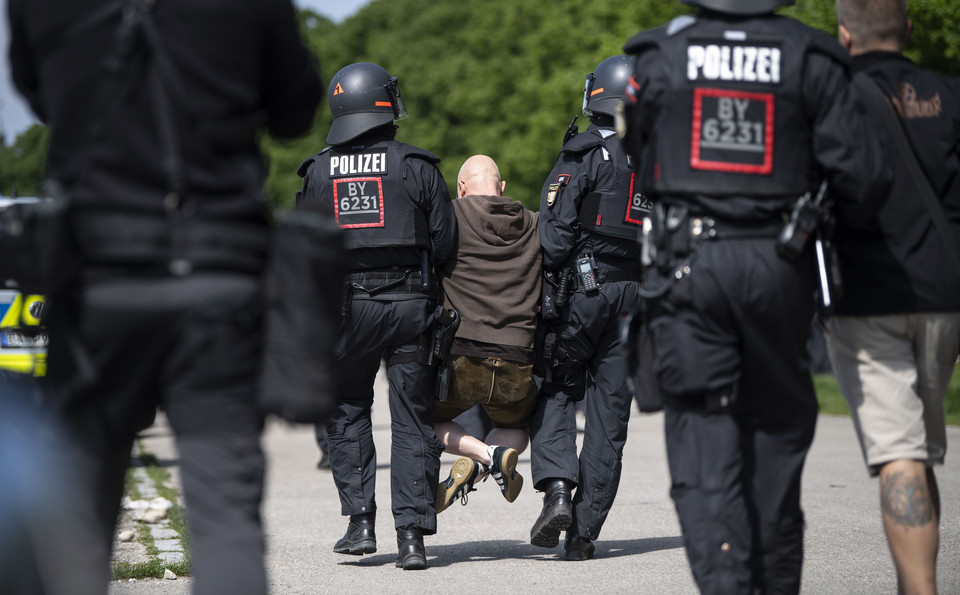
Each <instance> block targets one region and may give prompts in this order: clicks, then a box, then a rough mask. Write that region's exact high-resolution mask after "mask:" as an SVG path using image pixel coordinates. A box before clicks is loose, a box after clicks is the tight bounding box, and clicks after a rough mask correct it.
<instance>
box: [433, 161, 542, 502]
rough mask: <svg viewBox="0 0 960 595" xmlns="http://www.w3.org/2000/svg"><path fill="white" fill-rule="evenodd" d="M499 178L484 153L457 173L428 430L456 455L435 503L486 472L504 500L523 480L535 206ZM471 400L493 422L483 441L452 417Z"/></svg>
mask: <svg viewBox="0 0 960 595" xmlns="http://www.w3.org/2000/svg"><path fill="white" fill-rule="evenodd" d="M505 186H506V182H503V181H502V180H501V179H500V171H499V169H498V168H497V164H496V163H495V162H494V161H493V159H491V158H490V157H487V156H485V155H474V156H473V157H471V158H469V159H467V161H466V162H465V163H464V164H463V167H461V168H460V173H459V175H458V176H457V198H458V199H459V200H456V201H454V203H453V206H454V210H455V211H456V214H457V222H458V225H459V236H460V237H459V241H458V246H457V255H456V257H454V258H453V259H451V260H449V261H448V262H447V263H446V264H445V265H444V266H443V267H442V268H441V271H440V275H441V282H442V284H443V293H444V299H443V305H444V307H445V308H448V309H453V310H456V311H457V312H458V313H459V314H460V318H461V322H460V327H459V329H458V330H457V333H456V338H455V339H454V342H453V345H452V347H451V349H450V354H449V355H448V356H447V358H446V365H447V367H448V369H449V370H450V387H449V396H448V399H447V400H446V401H438V402H437V407H436V430H437V436H438V437H439V438H440V439H441V440H442V441H443V444H444V446H445V447H446V450H447V452H450V453H453V454H457V455H463V456H461V457H460V458H459V459H457V461H456V462H455V463H454V464H453V468H452V469H451V472H450V477H449V478H447V479H446V480H445V481H443V482H441V483H440V485H439V486H438V488H437V499H436V507H437V512H440V511H442V510H444V509H446V508H447V507H448V506H450V505H451V504H452V503H453V502H454V500H456V499H457V498H460V497H462V496H465V495H466V494H467V493H468V492H470V491H472V490H473V485H474V483H475V482H476V480H477V479H478V478H479V477H480V476H481V475H484V474H485V473H487V472H488V471H489V472H490V473H491V474H492V475H493V477H494V479H496V480H497V483H498V484H499V485H500V489H501V491H502V492H503V496H504V498H506V499H507V501H508V502H513V501H514V500H515V499H516V498H517V495H518V494H519V493H520V488H521V487H523V477H521V476H520V474H519V473H517V471H516V467H517V456H518V453H519V452H521V451H523V449H524V448H526V446H527V438H528V434H527V429H528V427H529V425H530V416H531V415H532V414H533V410H534V407H535V405H536V398H537V387H536V384H535V383H534V380H533V335H534V330H535V328H536V315H537V307H538V302H539V297H540V278H541V275H540V265H541V255H540V236H539V234H538V233H537V221H538V214H537V213H534V212H531V211H528V210H527V209H525V208H524V207H523V205H522V204H520V203H519V202H516V201H514V200H511V199H510V198H508V197H506V196H503V190H504V188H505ZM477 403H482V404H483V408H484V409H486V411H487V413H488V414H489V416H490V418H491V419H492V421H493V424H494V430H493V431H491V432H490V433H489V434H488V435H487V436H486V437H485V439H484V440H480V439H478V438H475V437H473V436H471V435H469V434H467V433H466V432H465V431H464V429H463V428H462V427H461V426H460V425H459V424H457V423H455V422H454V421H452V420H453V418H454V417H456V416H457V415H459V414H460V413H462V412H464V411H466V410H467V409H470V408H471V407H473V406H474V405H476V404H477Z"/></svg>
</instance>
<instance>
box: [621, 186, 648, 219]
mask: <svg viewBox="0 0 960 595" xmlns="http://www.w3.org/2000/svg"><path fill="white" fill-rule="evenodd" d="M636 183H637V174H630V200H629V202H628V204H627V215H626V217H624V218H623V221H624V223H631V224H633V225H643V218H644V217H646V216H647V215H648V214H650V213H651V212H653V201H651V200H650V199H649V198H647V197H646V196H644V194H643V193H642V192H640V191H639V190H637V189H636Z"/></svg>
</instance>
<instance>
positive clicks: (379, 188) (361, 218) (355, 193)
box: [333, 178, 384, 229]
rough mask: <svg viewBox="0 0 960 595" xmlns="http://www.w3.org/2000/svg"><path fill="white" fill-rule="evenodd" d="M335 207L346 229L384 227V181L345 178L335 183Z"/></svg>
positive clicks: (337, 215)
mask: <svg viewBox="0 0 960 595" xmlns="http://www.w3.org/2000/svg"><path fill="white" fill-rule="evenodd" d="M333 209H334V215H335V217H336V219H337V223H338V224H339V225H340V227H343V228H345V229H356V228H361V227H383V225H384V215H383V181H382V180H381V179H380V178H344V179H342V180H335V181H334V183H333Z"/></svg>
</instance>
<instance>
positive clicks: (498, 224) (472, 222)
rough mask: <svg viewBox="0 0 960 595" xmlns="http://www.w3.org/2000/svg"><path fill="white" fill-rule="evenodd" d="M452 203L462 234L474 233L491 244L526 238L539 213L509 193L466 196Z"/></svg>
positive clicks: (532, 229)
mask: <svg viewBox="0 0 960 595" xmlns="http://www.w3.org/2000/svg"><path fill="white" fill-rule="evenodd" d="M453 206H454V209H456V211H458V212H457V224H458V225H459V228H460V234H471V235H473V236H474V238H475V239H476V240H481V241H483V242H484V243H486V244H488V245H490V246H509V245H511V244H515V243H516V242H522V241H525V239H526V237H527V236H529V235H530V234H531V233H533V232H534V231H535V230H536V229H537V215H538V213H534V212H531V211H529V210H527V209H526V208H524V206H523V205H522V204H520V203H519V202H517V201H515V200H513V199H511V198H509V197H507V196H480V195H471V196H464V197H463V198H458V199H456V200H454V201H453Z"/></svg>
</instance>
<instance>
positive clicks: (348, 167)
mask: <svg viewBox="0 0 960 595" xmlns="http://www.w3.org/2000/svg"><path fill="white" fill-rule="evenodd" d="M386 173H387V154H386V153H356V154H353V155H331V156H330V177H331V178H337V177H341V176H356V175H384V174H386Z"/></svg>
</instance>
